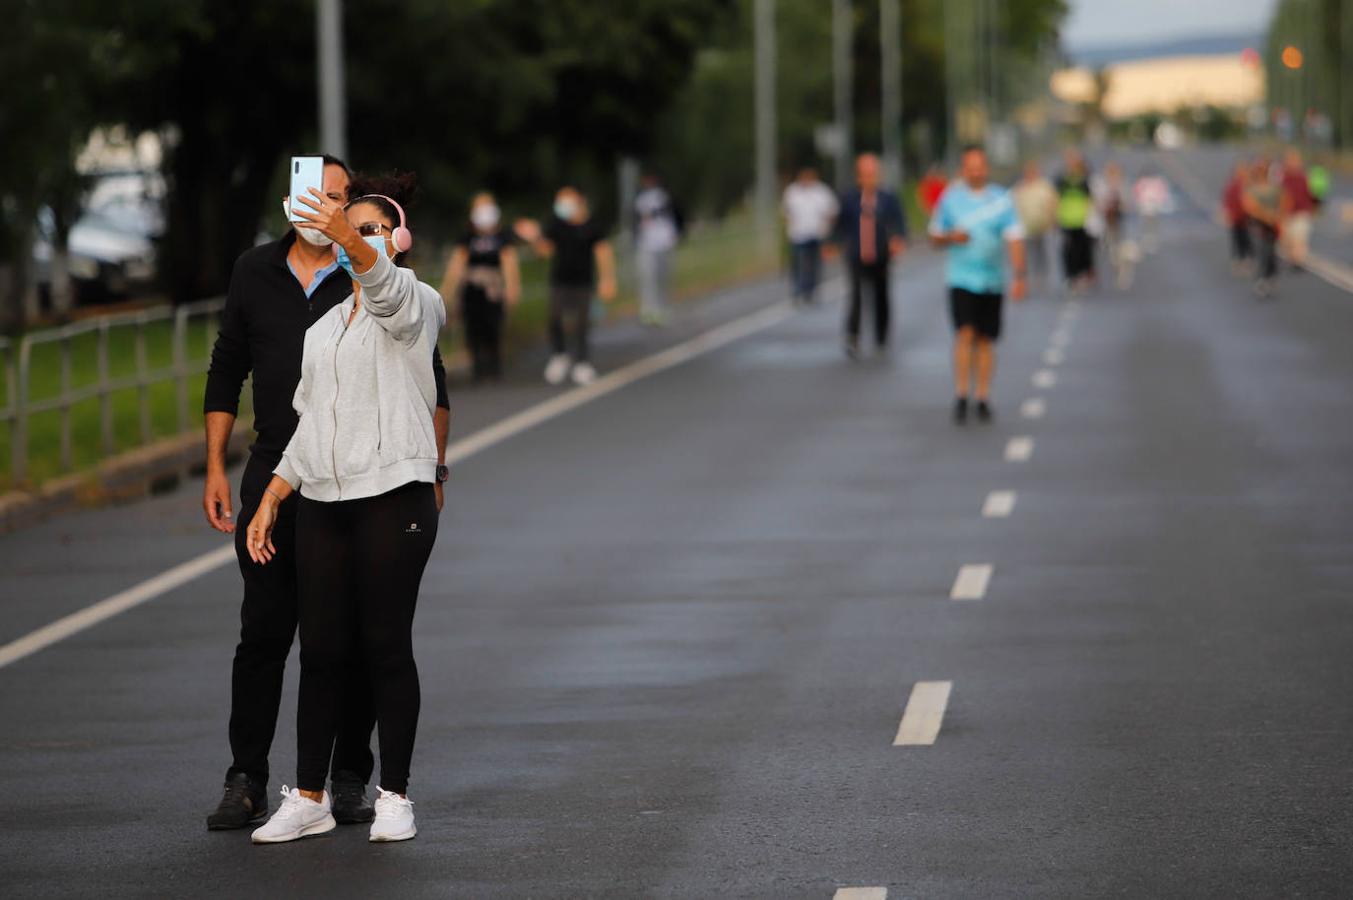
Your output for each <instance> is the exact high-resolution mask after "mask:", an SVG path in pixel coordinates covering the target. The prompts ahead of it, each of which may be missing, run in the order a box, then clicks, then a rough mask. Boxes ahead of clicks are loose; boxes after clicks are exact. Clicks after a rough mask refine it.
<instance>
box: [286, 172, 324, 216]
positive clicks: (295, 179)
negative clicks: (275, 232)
mask: <svg viewBox="0 0 1353 900" xmlns="http://www.w3.org/2000/svg"><path fill="white" fill-rule="evenodd" d="M311 188H314V189H315V190H317V191H319V192H320V193H321V194H322V193H324V157H322V156H293V157H292V158H291V190H290V196H291V215H290V219H291V221H293V222H299V221H302V220H301V219H299V218H297V216H296V210H297V208H300V209H302V210H309V209H310V207H308V206H306V205H305V204H304V203H299V201H297V199H296V198H297V197H300V196H307V197H308V196H310V189H311ZM311 199H314V198H313V197H312V198H311ZM298 204H299V206H298Z"/></svg>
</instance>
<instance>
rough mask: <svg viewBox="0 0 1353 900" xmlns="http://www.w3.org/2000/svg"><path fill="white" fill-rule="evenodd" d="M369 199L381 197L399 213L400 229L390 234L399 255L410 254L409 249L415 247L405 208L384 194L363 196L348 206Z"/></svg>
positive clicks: (350, 202)
mask: <svg viewBox="0 0 1353 900" xmlns="http://www.w3.org/2000/svg"><path fill="white" fill-rule="evenodd" d="M368 197H379V198H381V199H382V200H384V201H385V202H387V203H389V204H390V205H391V206H393V207H394V208H395V209H396V210H397V211H398V212H399V227H398V228H396V229H395V230H394V231H393V232H391V233H390V240H392V241H394V244H395V250H396V251H398V252H399V253H408V252H409V248H410V247H412V246H413V232H412V231H410V230H409V228H408V222H407V220H406V219H405V218H404V207H402V206H400V205H399V204H398V203H396V202H395V200H394V198H393V197H387V196H385V195H384V194H363V195H362V196H360V197H358V198H357V199H355V200H349V201H348V206H352V204H354V203H360V202H361V201H363V200H365V199H367V198H368Z"/></svg>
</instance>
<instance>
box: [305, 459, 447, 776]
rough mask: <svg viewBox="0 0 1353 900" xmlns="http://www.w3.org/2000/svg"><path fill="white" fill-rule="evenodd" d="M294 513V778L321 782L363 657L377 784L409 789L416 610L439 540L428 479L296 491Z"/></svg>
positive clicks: (415, 702)
mask: <svg viewBox="0 0 1353 900" xmlns="http://www.w3.org/2000/svg"><path fill="white" fill-rule="evenodd" d="M296 518H297V534H296V559H297V570H298V571H297V574H298V576H299V581H300V620H301V697H300V709H299V710H298V711H297V713H296V786H297V787H299V788H300V789H301V790H304V791H319V790H323V788H324V773H325V770H326V768H327V767H328V763H329V756H330V753H331V752H333V750H334V747H335V740H336V738H337V737H338V734H339V731H340V728H341V723H342V713H343V709H342V707H343V705H344V700H345V697H344V679H345V676H346V674H347V673H348V672H349V671H351V669H352V668H353V666H354V665H355V664H356V663H357V660H359V659H362V660H365V664H366V667H367V673H368V676H369V678H370V680H371V686H372V689H373V692H374V694H375V698H376V719H377V722H378V723H379V727H380V748H381V779H380V786H381V787H383V788H384V789H385V790H387V791H394V792H395V793H398V794H402V793H406V792H407V790H408V785H409V764H410V761H411V760H412V758H413V743H414V737H415V736H416V735H417V733H418V707H419V701H420V695H419V688H418V667H417V666H416V665H415V664H414V660H413V614H414V609H415V607H416V606H417V605H418V587H419V585H420V584H421V583H422V580H423V569H424V567H425V566H426V565H427V561H428V557H429V556H430V555H431V554H432V545H433V543H434V542H435V541H436V539H437V501H436V498H435V495H434V493H433V487H432V485H431V484H429V483H425V482H410V483H409V484H406V485H404V486H403V487H399V488H396V489H395V490H393V491H389V492H387V493H384V494H381V495H380V496H377V497H367V498H364V499H361V500H342V501H337V502H333V503H321V502H318V501H315V500H307V499H306V498H305V497H302V498H301V500H300V509H299V510H298V511H297V517H296ZM279 550H280V548H279Z"/></svg>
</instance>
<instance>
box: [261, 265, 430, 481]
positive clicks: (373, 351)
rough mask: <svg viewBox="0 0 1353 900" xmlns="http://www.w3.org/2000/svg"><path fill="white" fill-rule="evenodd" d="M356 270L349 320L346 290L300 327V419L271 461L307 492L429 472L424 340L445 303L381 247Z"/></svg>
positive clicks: (296, 400)
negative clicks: (357, 297) (357, 306)
mask: <svg viewBox="0 0 1353 900" xmlns="http://www.w3.org/2000/svg"><path fill="white" fill-rule="evenodd" d="M355 277H356V279H357V283H358V284H360V285H361V286H362V308H361V310H360V311H359V312H358V314H357V317H356V318H355V319H353V321H352V324H351V325H349V324H348V317H349V316H351V315H352V307H353V303H354V300H353V298H352V297H351V296H349V297H348V299H347V300H345V301H343V302H342V303H340V304H339V305H338V306H335V307H334V308H333V309H331V310H329V312H327V313H325V315H324V316H323V317H322V318H321V319H320V320H319V321H318V322H316V323H315V324H314V325H311V326H310V328H309V330H307V331H306V333H305V351H304V355H303V356H302V358H301V383H300V384H299V385H298V386H297V387H296V396H295V398H294V399H293V401H292V405H293V406H295V407H296V413H297V414H298V415H299V416H300V417H301V418H300V423H299V424H298V425H297V426H296V433H295V434H293V435H292V437H291V442H290V443H289V444H287V449H286V451H285V452H284V453H283V454H282V462H281V463H280V464H279V465H278V466H277V468H276V469H275V470H274V474H275V475H277V476H279V477H280V478H282V479H283V480H284V481H286V483H287V484H289V485H291V486H292V487H293V488H295V489H297V490H299V491H300V492H301V496H303V497H307V498H309V499H311V500H322V501H333V500H357V499H360V498H362V497H375V496H377V495H378V494H384V493H385V492H386V491H390V490H393V489H394V488H397V487H399V486H400V485H403V484H408V483H409V482H410V481H427V482H433V481H435V480H436V474H437V444H436V437H435V433H434V431H433V427H432V413H433V406H434V405H435V404H436V402H437V392H436V387H435V385H434V384H433V375H432V348H433V345H434V344H435V343H436V341H437V333H438V332H439V331H441V329H442V325H444V324H445V323H446V307H445V306H443V305H442V298H441V296H440V295H438V293H437V292H436V291H435V290H433V289H432V288H431V287H430V286H428V285H426V284H423V283H422V282H420V281H419V280H418V279H417V278H416V277H415V276H414V274H413V270H411V269H402V268H399V267H398V266H396V265H395V264H394V263H393V262H391V261H390V260H389V259H387V258H386V257H385V256H384V255H382V256H380V257H379V258H378V259H377V260H376V264H375V265H374V266H372V267H371V268H370V269H369V270H367V271H366V272H363V273H362V274H360V275H357V276H355Z"/></svg>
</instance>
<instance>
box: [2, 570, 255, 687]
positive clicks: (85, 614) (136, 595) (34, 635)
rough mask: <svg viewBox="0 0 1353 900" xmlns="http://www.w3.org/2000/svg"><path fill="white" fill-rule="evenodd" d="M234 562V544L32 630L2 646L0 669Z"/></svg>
mask: <svg viewBox="0 0 1353 900" xmlns="http://www.w3.org/2000/svg"><path fill="white" fill-rule="evenodd" d="M234 560H235V545H234V543H230V544H226V545H225V546H224V547H217V548H216V549H215V550H212V551H210V552H207V553H203V554H202V555H201V556H196V557H194V558H192V559H190V560H188V561H187V562H184V563H179V564H178V565H177V566H174V568H172V569H169V570H168V571H165V572H161V573H160V574H159V575H156V576H155V577H154V578H149V579H147V580H145V581H143V582H141V583H140V584H138V585H135V586H134V587H130V588H127V590H125V591H121V592H119V593H116V594H114V595H113V596H111V597H109V598H107V599H105V600H100V601H99V602H98V603H95V604H94V605H93V606H86V607H85V608H84V609H82V610H80V611H78V612H73V613H71V614H70V615H68V616H65V617H63V618H60V619H57V620H56V621H55V622H53V623H51V624H50V625H44V626H43V627H41V628H39V629H38V630H37V631H31V632H29V633H28V634H26V635H24V636H23V637H21V638H19V639H18V640H16V641H11V642H10V643H8V644H5V645H4V646H3V647H0V669H3V668H4V667H5V666H7V665H9V664H10V663H12V662H17V661H18V660H21V659H23V658H24V657H25V656H30V655H32V654H34V653H37V652H38V651H39V650H41V649H43V648H44V647H50V646H51V645H52V644H55V643H56V642H57V641H61V640H65V639H66V638H68V637H70V636H71V635H73V634H76V633H78V632H81V631H84V630H85V629H86V628H90V627H92V626H94V625H97V624H99V623H100V622H102V621H104V620H105V619H111V618H112V617H113V616H115V615H117V614H118V613H123V612H126V611H127V610H129V609H131V608H132V607H135V606H140V605H141V604H142V603H145V602H146V601H147V600H152V599H154V598H156V597H158V596H160V595H161V594H164V593H166V592H168V591H172V590H173V589H174V588H176V587H181V586H182V585H185V584H187V583H188V582H190V581H193V580H194V579H196V578H198V577H199V576H202V575H205V574H206V573H208V572H210V571H212V570H214V569H218V568H220V567H221V566H224V565H225V564H226V563H229V562H234Z"/></svg>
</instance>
